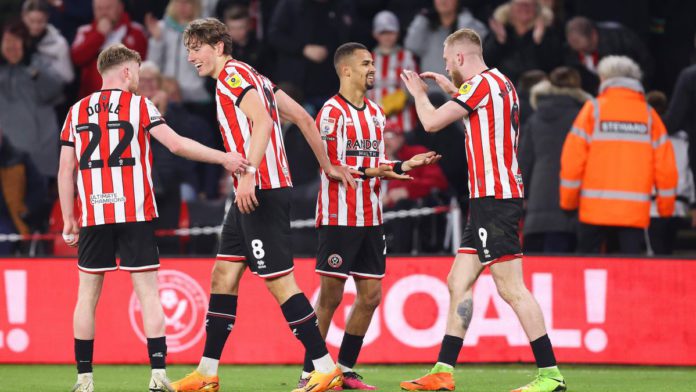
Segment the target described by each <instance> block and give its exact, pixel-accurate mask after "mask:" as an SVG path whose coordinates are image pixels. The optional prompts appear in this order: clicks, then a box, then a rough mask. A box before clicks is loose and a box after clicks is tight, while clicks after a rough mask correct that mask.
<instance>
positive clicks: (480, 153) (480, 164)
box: [454, 68, 524, 199]
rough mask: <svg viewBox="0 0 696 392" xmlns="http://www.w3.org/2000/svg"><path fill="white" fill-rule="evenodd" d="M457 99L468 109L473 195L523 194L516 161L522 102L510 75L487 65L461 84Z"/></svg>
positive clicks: (498, 197)
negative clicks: (488, 67)
mask: <svg viewBox="0 0 696 392" xmlns="http://www.w3.org/2000/svg"><path fill="white" fill-rule="evenodd" d="M454 101H455V102H457V103H458V104H460V105H462V106H463V107H464V108H465V109H466V110H467V111H468V112H469V115H468V116H464V126H465V127H466V155H467V160H468V162H469V193H470V196H471V197H472V198H478V197H487V196H492V197H495V198H496V199H510V198H520V197H523V196H524V190H523V186H522V174H521V173H520V168H519V166H518V164H517V143H518V138H519V128H520V120H519V112H520V106H519V100H518V98H517V92H516V91H515V87H514V86H513V84H512V82H510V79H508V78H507V77H506V76H505V75H503V74H502V73H500V71H498V70H497V69H495V68H493V69H487V70H485V71H483V72H481V73H480V74H478V75H476V76H474V77H472V78H471V79H469V80H467V81H466V82H465V83H464V84H462V86H461V87H460V89H459V92H458V93H457V94H456V95H455V97H454Z"/></svg>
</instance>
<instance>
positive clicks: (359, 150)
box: [346, 139, 380, 158]
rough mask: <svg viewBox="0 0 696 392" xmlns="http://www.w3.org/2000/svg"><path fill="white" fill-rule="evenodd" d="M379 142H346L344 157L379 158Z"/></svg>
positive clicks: (367, 140) (362, 140) (368, 140)
mask: <svg viewBox="0 0 696 392" xmlns="http://www.w3.org/2000/svg"><path fill="white" fill-rule="evenodd" d="M379 144H380V141H379V140H370V139H358V140H350V139H348V141H347V142H346V156H349V157H372V158H378V157H379V151H378V150H379Z"/></svg>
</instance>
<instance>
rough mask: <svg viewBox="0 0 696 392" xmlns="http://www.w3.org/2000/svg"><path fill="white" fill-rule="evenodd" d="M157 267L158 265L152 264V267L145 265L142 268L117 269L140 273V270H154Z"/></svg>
mask: <svg viewBox="0 0 696 392" xmlns="http://www.w3.org/2000/svg"><path fill="white" fill-rule="evenodd" d="M159 267H160V265H159V264H152V265H146V266H143V267H119V268H120V269H122V270H124V271H142V270H151V269H156V268H159Z"/></svg>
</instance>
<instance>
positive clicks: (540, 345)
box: [530, 335, 556, 369]
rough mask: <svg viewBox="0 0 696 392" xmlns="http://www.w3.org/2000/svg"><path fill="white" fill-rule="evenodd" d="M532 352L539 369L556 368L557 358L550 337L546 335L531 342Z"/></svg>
mask: <svg viewBox="0 0 696 392" xmlns="http://www.w3.org/2000/svg"><path fill="white" fill-rule="evenodd" d="M530 345H531V346H532V352H533V353H534V359H535V360H536V365H537V367H538V368H540V369H542V368H548V367H553V366H556V356H555V355H554V354H553V347H552V346H551V340H550V339H549V335H544V336H542V337H540V338H538V339H536V340H535V341H533V342H531V343H530Z"/></svg>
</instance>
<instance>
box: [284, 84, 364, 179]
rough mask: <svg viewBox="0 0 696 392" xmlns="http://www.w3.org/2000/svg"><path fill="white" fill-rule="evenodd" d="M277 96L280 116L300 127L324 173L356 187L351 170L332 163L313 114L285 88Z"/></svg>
mask: <svg viewBox="0 0 696 392" xmlns="http://www.w3.org/2000/svg"><path fill="white" fill-rule="evenodd" d="M275 96H276V102H277V104H278V110H279V111H280V117H281V118H283V120H286V121H290V122H292V123H293V124H295V125H297V126H298V127H299V128H300V131H301V132H302V135H303V136H304V138H305V140H307V143H309V146H310V147H311V148H312V152H313V153H314V156H315V157H316V158H317V161H319V166H321V168H322V170H324V173H326V175H327V176H329V177H330V178H331V179H333V180H336V181H341V182H343V185H344V186H346V187H348V186H350V187H351V188H355V180H354V179H353V176H352V175H351V172H350V170H349V169H348V168H347V167H345V166H341V165H332V164H331V160H330V159H329V156H328V155H327V154H326V149H325V148H324V143H322V141H321V137H320V136H319V129H317V125H316V124H315V123H314V120H313V119H312V116H310V115H309V113H307V111H306V110H304V108H303V107H302V106H300V104H299V103H297V102H296V101H295V100H294V99H292V98H291V97H290V96H289V95H287V94H286V93H285V92H284V91H283V90H278V91H276V93H275Z"/></svg>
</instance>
